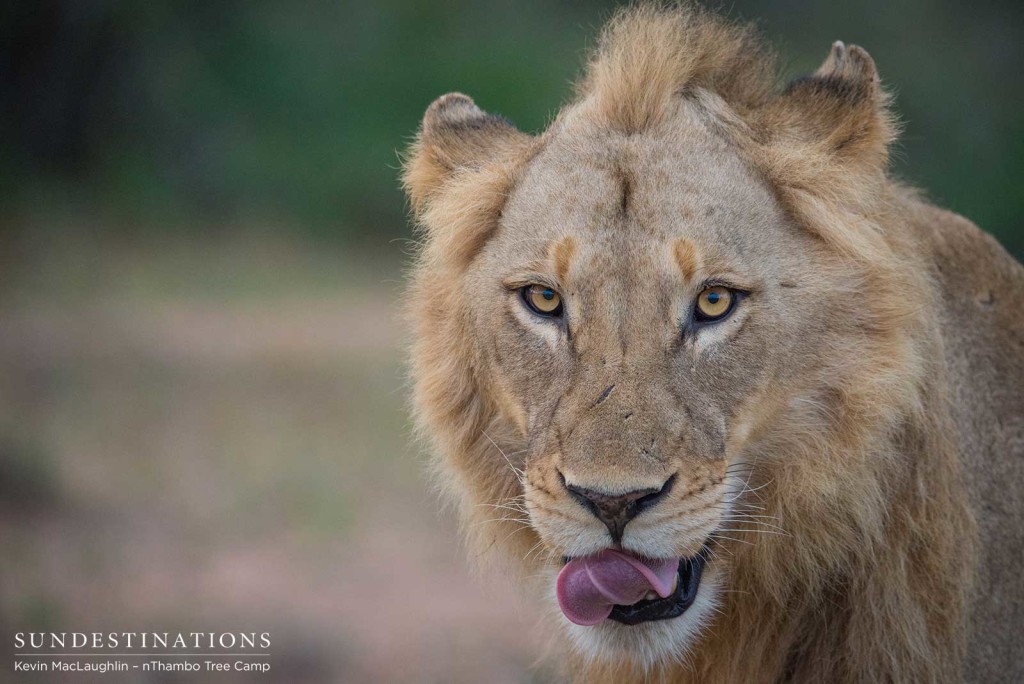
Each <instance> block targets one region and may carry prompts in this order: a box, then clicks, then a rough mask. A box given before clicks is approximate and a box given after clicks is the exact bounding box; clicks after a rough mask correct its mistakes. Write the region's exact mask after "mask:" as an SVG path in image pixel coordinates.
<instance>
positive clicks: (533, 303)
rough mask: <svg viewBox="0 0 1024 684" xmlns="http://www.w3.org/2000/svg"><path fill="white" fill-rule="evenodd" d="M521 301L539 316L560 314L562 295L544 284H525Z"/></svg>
mask: <svg viewBox="0 0 1024 684" xmlns="http://www.w3.org/2000/svg"><path fill="white" fill-rule="evenodd" d="M522 293H523V301H524V302H526V306H528V307H530V310H531V311H533V312H534V313H536V314H540V315H541V316H561V315H562V295H560V294H558V293H557V292H556V291H554V290H552V289H551V288H550V287H547V286H545V285H527V286H526V287H524V288H523V289H522Z"/></svg>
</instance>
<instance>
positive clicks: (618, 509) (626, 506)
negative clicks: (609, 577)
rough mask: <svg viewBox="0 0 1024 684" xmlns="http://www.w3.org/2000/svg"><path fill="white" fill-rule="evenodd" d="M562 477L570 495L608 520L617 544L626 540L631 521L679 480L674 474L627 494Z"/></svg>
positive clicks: (605, 520)
mask: <svg viewBox="0 0 1024 684" xmlns="http://www.w3.org/2000/svg"><path fill="white" fill-rule="evenodd" d="M558 476H559V478H561V480H562V484H563V485H564V486H565V489H566V490H567V491H568V492H569V495H570V496H572V498H574V499H576V501H578V502H579V503H580V504H581V505H582V506H583V507H584V508H586V509H587V510H589V511H590V512H591V513H593V514H594V515H595V516H596V517H597V519H598V520H600V521H601V522H603V523H604V525H605V527H607V528H608V532H610V533H611V535H612V541H613V542H614V543H616V544H618V543H620V542H621V541H622V532H623V530H625V528H626V525H627V524H628V523H629V521H630V520H632V519H633V518H635V517H636V516H637V515H639V514H640V513H641V512H642V511H644V510H646V509H648V508H650V507H651V506H653V505H654V504H655V503H657V502H658V500H659V499H661V498H662V497H664V496H665V495H666V494H668V493H669V492H670V491H671V490H672V484H673V483H674V482H675V479H676V476H675V475H673V476H672V477H670V478H668V480H666V481H665V482H664V483H663V484H662V485H661V486H660V487H656V488H649V489H637V490H634V491H632V492H626V493H625V494H606V493H604V492H598V491H595V490H593V489H585V488H583V487H579V486H577V485H573V484H570V483H569V482H567V481H566V479H565V476H564V475H562V473H559V474H558Z"/></svg>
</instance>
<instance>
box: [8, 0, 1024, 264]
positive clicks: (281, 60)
mask: <svg viewBox="0 0 1024 684" xmlns="http://www.w3.org/2000/svg"><path fill="white" fill-rule="evenodd" d="M615 4H616V3H613V2H608V1H597V0H590V1H584V2H540V1H539V0H515V1H504V2H468V1H465V0H462V1H458V0H456V1H451V2H430V1H426V0H382V1H380V2H349V1H344V0H342V1H337V0H330V1H328V0H297V1H296V2H289V3H279V2H256V1H248V2H242V1H240V0H222V1H221V2H200V1H198V0H193V1H189V0H182V1H179V2H161V1H153V2H125V1H117V0H95V1H92V2H76V1H74V0H65V1H59V0H39V1H33V2H14V3H4V5H3V8H2V9H0V27H2V29H0V30H2V38H3V40H2V44H3V46H2V48H0V54H2V58H3V60H4V63H3V65H2V71H0V87H2V91H0V100H2V107H3V109H2V113H0V125H2V135H3V140H4V144H3V145H2V146H0V173H2V177H3V183H2V189H0V193H2V197H3V200H4V206H6V207H8V211H9V212H11V213H13V214H15V215H16V216H18V217H22V218H23V219H24V220H26V221H28V222H29V223H30V224H31V222H32V221H33V220H45V217H47V216H48V215H49V214H52V213H57V214H61V215H65V216H71V217H76V216H82V215H83V212H85V213H87V215H89V216H91V217H93V218H94V219H96V223H97V225H99V226H103V227H104V229H105V230H111V231H117V232H123V231H127V232H136V231H159V230H182V229H191V230H203V231H208V230H215V231H223V230H226V229H237V228H239V227H242V228H245V227H249V226H252V225H259V226H261V227H264V228H268V227H269V228H271V229H273V230H281V231H302V232H306V233H308V234H310V235H313V236H315V237H316V238H318V239H319V238H329V239H335V240H340V241H345V242H352V243H361V244H366V243H370V244H372V245H374V246H380V245H383V244H386V242H384V240H385V239H386V238H391V237H396V236H402V235H407V234H408V229H407V227H406V223H405V221H404V203H403V199H402V197H401V195H400V194H399V192H398V190H397V186H396V182H395V176H396V167H397V166H398V159H397V157H396V150H398V149H401V148H402V146H403V145H404V144H405V142H406V141H407V140H408V138H409V136H410V135H411V134H412V132H413V131H414V129H415V127H416V125H417V123H418V121H419V117H420V115H421V113H422V112H423V110H424V109H425V107H426V106H427V104H428V103H429V102H430V101H431V100H432V99H433V98H434V97H436V96H437V95H439V94H441V93H443V92H447V91H450V90H461V91H464V92H466V93H468V94H470V95H472V96H473V97H474V98H476V99H477V101H478V103H480V104H481V106H483V107H484V108H486V109H489V110H493V111H497V112H501V113H503V114H505V115H506V116H508V117H509V118H511V119H512V120H513V121H515V122H516V123H517V124H518V125H519V126H520V127H521V128H523V129H524V130H528V131H537V130H540V129H542V128H543V127H544V125H545V123H546V122H547V121H548V120H549V119H550V117H551V116H552V114H553V112H555V111H556V110H557V108H558V106H559V104H560V103H561V102H563V101H564V100H565V98H566V97H567V96H568V93H569V89H568V87H567V85H568V83H569V82H570V81H571V80H572V79H573V78H574V77H575V76H576V74H577V73H578V70H579V66H580V62H581V59H580V58H581V55H582V53H583V51H584V49H585V47H586V46H587V45H588V44H590V43H592V40H593V36H594V32H595V28H596V27H597V26H599V25H600V24H601V22H602V20H603V19H604V18H606V17H607V16H608V14H609V13H610V11H611V9H612V8H613V7H614V5H615ZM726 7H728V8H729V14H731V15H732V16H734V17H737V18H741V19H748V20H756V21H758V23H759V24H760V25H761V26H762V28H763V29H764V31H765V33H766V34H767V36H768V37H769V38H770V39H771V40H772V41H773V42H775V43H776V44H777V45H778V46H779V48H780V51H781V53H782V55H783V58H784V65H785V73H786V75H787V76H794V75H798V74H802V73H806V72H808V71H810V70H813V69H814V68H815V67H816V66H817V64H818V63H820V61H821V60H822V59H823V58H824V56H825V54H826V53H827V51H828V48H829V45H830V43H831V41H833V40H836V39H842V40H844V41H846V42H854V43H858V44H860V45H862V46H864V47H866V48H867V49H868V50H869V52H870V53H871V54H872V55H873V56H874V58H875V60H876V62H877V63H878V66H879V69H880V71H881V73H882V76H883V79H884V80H885V82H886V83H887V85H888V86H889V87H890V88H891V89H892V90H893V91H895V93H896V95H897V99H896V106H897V107H898V109H899V111H900V112H901V113H902V117H903V120H904V121H905V122H906V132H905V134H904V136H903V138H902V143H901V145H900V147H899V150H898V154H897V157H896V164H895V166H896V170H897V172H898V173H899V174H900V175H902V176H904V177H905V178H907V179H908V180H910V181H911V182H913V183H916V184H919V185H921V186H923V187H925V188H927V189H928V190H929V192H930V193H931V194H932V195H933V196H934V197H935V198H936V199H937V200H938V201H940V202H941V203H943V204H945V205H947V206H949V207H950V208H952V209H954V210H956V211H958V212H961V213H963V214H965V215H967V216H969V217H970V218H972V219H973V220H975V221H976V222H978V223H979V224H980V225H981V226H982V227H984V228H985V229H986V230H989V231H991V232H992V233H994V234H995V235H997V236H998V237H999V238H1000V239H1001V240H1002V241H1003V243H1004V244H1005V245H1007V246H1008V247H1009V248H1010V249H1011V250H1012V251H1014V252H1015V253H1016V254H1018V255H1019V254H1021V253H1022V250H1024V233H1022V232H1021V231H1020V229H1019V226H1020V223H1019V221H1018V219H1017V217H1019V216H1020V215H1021V214H1022V213H1024V116H1022V114H1021V109H1022V107H1024V79H1022V78H1021V77H1020V73H1019V70H1020V68H1021V64H1024V5H1022V4H1021V3H1019V2H1015V1H1013V0H987V1H982V2H975V3H958V2H940V1H937V0H907V1H906V2H899V3H893V2H889V1H888V0H861V1H859V2H820V1H817V2H811V1H806V0H774V1H773V2H754V1H751V0H740V1H738V2H734V3H730V4H728V5H727V6H726ZM40 215H42V217H43V218H42V219H40V218H39V217H40ZM8 222H9V219H8ZM33 227H34V226H33Z"/></svg>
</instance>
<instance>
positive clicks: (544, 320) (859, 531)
mask: <svg viewBox="0 0 1024 684" xmlns="http://www.w3.org/2000/svg"><path fill="white" fill-rule="evenodd" d="M776 73H777V72H776V68H775V64H774V61H773V56H772V53H771V52H770V51H769V50H768V49H767V48H766V47H765V46H764V45H763V43H762V41H761V39H760V38H759V37H758V36H757V34H756V32H755V31H754V30H753V29H752V28H751V27H749V26H737V25H734V24H731V23H729V22H728V21H725V20H723V19H721V18H719V17H717V16H715V15H713V14H711V13H709V12H708V11H706V10H703V9H700V8H698V7H696V6H690V5H687V4H685V3H682V4H671V5H669V4H663V3H657V4H640V5H637V6H633V7H631V8H630V9H626V10H623V11H622V12H620V13H619V14H618V15H616V17H615V18H614V19H613V20H612V21H611V23H610V24H609V26H608V27H607V28H606V29H605V30H604V32H603V33H602V37H601V39H600V40H599V41H598V43H597V47H596V50H595V51H594V53H593V55H592V56H591V58H590V60H589V62H588V67H587V70H586V74H585V76H584V78H583V79H582V81H581V82H580V84H579V87H578V89H577V97H576V99H575V100H573V101H572V102H571V103H569V104H568V105H566V106H565V107H564V108H563V109H562V110H561V111H560V112H559V114H558V116H557V118H556V119H555V120H554V121H553V122H552V123H551V125H550V126H549V127H548V129H547V130H546V131H544V132H543V133H541V134H539V135H528V134H526V133H523V132H521V131H519V130H518V129H516V128H515V127H514V126H513V125H512V124H511V123H510V122H509V121H508V120H507V119H505V118H503V117H501V116H497V115H494V114H489V113H487V112H485V111H483V110H482V109H480V108H479V107H477V105H476V104H475V103H474V102H473V100H472V99H470V98H469V97H467V96H465V95H462V94H458V93H450V94H448V95H444V96H442V97H441V98H439V99H437V100H436V101H435V102H434V103H433V104H431V105H430V106H429V108H428V109H427V111H426V114H425V115H424V118H423V122H422V126H421V129H420V131H419V134H418V136H417V138H416V140H415V142H414V143H413V144H412V146H411V147H410V149H409V150H408V154H407V156H406V160H405V167H404V175H403V183H404V186H405V189H406V191H407V193H408V196H409V199H410V204H411V207H412V210H413V212H414V214H415V217H416V220H417V222H418V225H419V230H420V237H421V239H420V240H419V251H418V253H417V255H416V261H415V264H414V267H413V269H412V272H411V277H410V283H409V293H408V298H407V304H408V316H409V323H410V327H411V329H412V346H411V350H410V356H411V359H410V366H411V376H412V380H413V383H412V385H413V404H414V409H415V417H416V420H417V423H418V426H419V428H420V430H421V432H422V434H423V435H424V436H426V437H427V438H429V440H430V442H431V444H432V447H433V450H432V452H433V454H434V460H433V466H434V473H435V475H436V479H437V482H438V483H439V484H440V486H441V488H443V489H444V490H445V491H446V493H447V494H448V495H449V497H450V498H451V499H452V500H454V501H455V502H457V504H458V506H459V510H460V512H461V514H462V519H463V521H464V523H465V524H464V531H465V534H466V536H467V538H468V540H469V543H470V548H471V549H472V551H473V553H472V555H473V557H474V558H476V559H480V560H482V561H484V562H495V563H496V564H498V565H501V566H504V567H506V568H512V569H513V570H514V571H515V574H516V576H517V577H519V578H521V579H522V583H523V584H524V585H525V586H526V588H527V589H526V591H525V595H526V596H531V597H534V598H535V599H536V600H537V601H538V602H539V603H542V604H543V605H542V611H543V612H544V614H545V615H546V617H547V620H546V623H547V624H548V625H549V626H550V627H551V628H552V634H553V635H554V636H553V637H552V638H550V639H546V641H547V643H549V644H550V645H551V648H552V650H553V651H556V654H555V658H553V660H554V661H555V662H557V663H559V664H560V665H562V666H563V667H564V669H565V670H566V674H567V676H569V677H571V678H574V679H577V680H579V681H587V682H601V681H609V682H613V681H614V682H629V681H637V682H642V681H676V682H702V683H707V682H747V683H761V682H764V683H769V682H779V681H787V682H808V683H810V682H850V681H872V682H875V681H877V682H945V681H957V680H960V679H961V678H965V679H967V680H969V681H978V682H988V681H1024V640H1022V639H1021V638H1020V634H1021V632H1022V631H1024V582H1021V580H1020V559H1021V558H1024V496H1021V495H1020V491H1021V485H1022V484H1024V437H1022V436H1024V393H1022V392H1021V391H1020V388H1021V387H1024V346H1022V345H1021V340H1024V268H1022V267H1021V265H1020V264H1019V263H1017V262H1016V261H1014V260H1013V258H1012V257H1010V256H1009V255H1008V254H1007V253H1006V252H1005V251H1003V250H1002V248H1001V247H999V245H998V244H997V243H996V242H995V241H994V240H992V239H991V238H990V237H989V236H987V235H985V234H984V233H982V232H981V231H980V230H979V229H978V228H977V227H975V226H974V225H972V224H971V223H970V222H968V221H967V220H966V219H963V218H961V217H958V216H956V215H954V214H951V213H949V212H945V211H943V210H941V209H938V208H937V207H934V206H932V205H931V204H929V203H927V202H926V201H925V200H924V199H922V197H921V195H920V194H919V193H917V192H915V191H913V190H911V189H908V188H907V187H905V186H904V185H902V184H900V183H899V182H897V181H895V180H893V179H892V178H891V177H890V175H889V173H888V170H887V168H888V158H889V149H890V145H891V144H892V143H893V141H894V140H895V137H896V132H897V126H896V124H895V118H894V115H893V114H892V112H891V111H890V108H889V104H890V98H889V96H888V94H887V93H886V92H885V90H883V88H882V87H881V82H880V79H879V75H878V72H877V70H876V68H875V64H874V62H873V60H872V59H871V57H870V56H869V55H868V54H867V52H865V51H864V50H863V49H861V48H860V47H857V46H854V45H849V46H848V45H845V44H843V43H842V42H836V43H834V44H833V46H832V49H831V51H830V52H829V53H828V56H827V57H826V58H825V61H824V62H823V63H822V65H821V67H820V68H819V69H818V70H817V71H815V72H814V73H813V74H810V75H808V76H806V77H804V78H800V79H797V80H795V81H793V82H792V83H791V84H789V85H788V86H787V87H786V88H785V89H781V90H780V89H778V88H777V87H776V83H775V74H776Z"/></svg>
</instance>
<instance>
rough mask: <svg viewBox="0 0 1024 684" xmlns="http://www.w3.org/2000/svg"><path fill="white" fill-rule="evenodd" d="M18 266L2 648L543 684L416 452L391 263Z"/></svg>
mask: <svg viewBox="0 0 1024 684" xmlns="http://www.w3.org/2000/svg"><path fill="white" fill-rule="evenodd" d="M399 251H400V249H399V248H396V249H394V250H392V254H393V255H397V253H398V252H399ZM7 260H8V265H9V266H11V268H8V269H7V270H6V271H5V274H4V277H3V282H2V284H3V290H2V293H0V294H2V298H0V407H2V410H0V547H2V551H0V633H3V634H5V635H9V634H11V633H13V632H16V631H50V630H55V631H92V630H100V631H111V630H118V631H126V630H134V631H166V630H171V631H175V630H182V631H220V630H226V631H257V632H263V631H269V632H270V633H271V635H272V640H273V645H272V648H271V649H270V650H271V653H272V657H271V663H272V669H271V672H270V673H268V674H266V675H261V676H258V677H257V676H252V675H249V676H238V675H207V676H205V677H200V678H198V679H197V677H196V676H195V675H163V676H160V677H155V676H153V675H141V674H138V673H135V674H125V675H116V676H115V675H107V676H106V677H105V678H102V679H97V681H159V682H165V681H168V682H174V681H206V680H207V679H209V680H211V681H222V682H229V681H242V680H244V681H250V680H252V681H264V682H299V681H303V682H307V681H308V682H368V681H374V682H376V681H381V682H532V681H547V677H546V675H545V674H544V673H543V671H540V670H538V669H536V668H533V667H532V663H533V660H532V655H531V654H534V653H536V652H538V650H539V648H538V645H537V644H536V643H534V642H533V637H532V636H531V634H532V633H533V632H534V631H535V630H533V629H532V626H533V624H534V622H535V616H533V615H530V614H529V613H528V612H527V611H526V609H525V608H522V607H521V606H519V605H518V604H519V603H520V601H517V599H516V596H515V594H514V593H513V592H512V591H511V589H510V588H508V587H506V586H503V585H502V583H501V582H500V581H491V582H489V583H487V586H484V583H483V582H480V581H478V580H475V579H474V578H473V577H472V576H471V573H470V572H469V570H468V564H467V562H466V561H465V558H464V554H463V553H462V550H461V549H460V548H459V545H458V542H457V532H456V529H455V523H454V521H453V520H452V519H451V517H450V516H449V515H447V514H445V513H443V512H442V511H441V510H439V508H440V507H439V504H438V502H437V500H436V497H434V496H433V495H432V494H431V493H430V491H429V489H428V486H427V485H426V483H425V478H424V477H423V476H422V473H421V462H422V454H421V452H420V450H419V449H418V448H416V447H414V446H412V445H411V444H410V440H409V426H408V424H407V422H408V421H407V417H406V414H405V411H404V400H405V399H404V396H405V393H404V390H403V378H402V370H401V364H400V352H399V338H400V326H399V322H398V317H397V312H396V304H395V302H396V300H397V297H398V295H399V293H400V288H401V286H400V269H399V266H398V263H397V259H390V260H386V261H382V260H380V259H379V258H375V257H374V256H373V255H367V254H362V253H359V254H352V253H346V252H345V251H344V250H343V249H341V248H332V247H323V246H317V245H297V244H294V243H288V244H285V243H281V242H280V241H274V240H267V239H261V240H256V239H242V238H236V239H232V240H219V241H216V242H214V243H213V244H208V243H207V242H205V241H203V240H200V239H199V238H198V237H197V238H195V239H193V240H191V241H184V240H182V241H179V242H177V243H175V244H171V245H168V244H159V243H155V242H149V243H147V244H122V245H116V246H111V245H104V246H95V245H89V244H85V243H84V242H79V243H77V244H74V243H73V244H67V242H66V241H65V242H62V244H61V245H59V246H57V245H48V244H46V243H45V241H42V242H41V244H39V245H33V246H32V247H30V248H23V249H21V250H20V251H18V252H17V253H15V254H10V253H9V254H8V257H7ZM4 642H5V643H6V644H8V647H7V648H8V649H10V648H11V647H12V646H13V644H12V643H11V639H9V638H8V637H7V636H5V637H4ZM12 655H13V651H11V652H10V653H9V654H8V658H7V663H4V665H3V670H0V681H2V680H3V679H4V677H7V676H12V675H11V674H10V670H9V669H8V667H9V663H10V657H11V656H12ZM52 677H53V675H38V676H37V675H32V676H27V675H26V676H21V675H19V678H18V679H17V680H16V681H40V682H42V681H53V679H52ZM147 677H149V678H147ZM68 681H76V682H84V681H89V679H88V678H87V677H85V676H82V675H75V676H68Z"/></svg>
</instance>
